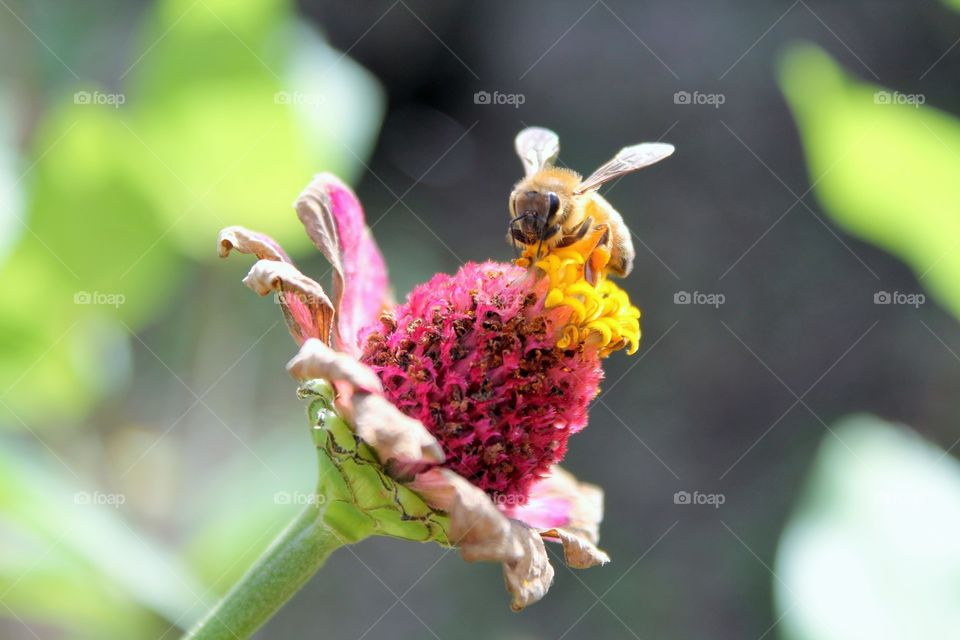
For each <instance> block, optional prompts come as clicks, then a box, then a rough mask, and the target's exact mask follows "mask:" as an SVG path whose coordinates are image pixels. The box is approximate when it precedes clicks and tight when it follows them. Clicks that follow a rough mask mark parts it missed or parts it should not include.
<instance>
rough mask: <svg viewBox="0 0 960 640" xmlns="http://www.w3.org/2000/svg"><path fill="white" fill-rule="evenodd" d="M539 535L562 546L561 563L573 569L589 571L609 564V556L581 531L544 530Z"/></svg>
mask: <svg viewBox="0 0 960 640" xmlns="http://www.w3.org/2000/svg"><path fill="white" fill-rule="evenodd" d="M540 535H541V536H542V537H543V538H546V539H548V540H551V539H554V540H559V541H560V542H561V544H563V561H564V562H565V563H566V564H567V566H568V567H572V568H574V569H589V568H590V567H595V566H597V565H600V564H607V563H608V562H610V556H608V555H607V553H606V552H605V551H602V550H600V549H598V548H597V546H596V545H595V544H594V543H593V542H591V541H590V540H589V538H588V537H587V536H586V535H585V534H584V533H583V532H581V531H577V530H574V529H546V530H541V531H540Z"/></svg>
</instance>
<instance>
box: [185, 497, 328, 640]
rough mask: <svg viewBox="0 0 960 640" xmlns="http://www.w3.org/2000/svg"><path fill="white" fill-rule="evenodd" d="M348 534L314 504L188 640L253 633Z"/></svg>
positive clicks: (241, 636) (222, 638)
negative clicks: (333, 526) (340, 532)
mask: <svg viewBox="0 0 960 640" xmlns="http://www.w3.org/2000/svg"><path fill="white" fill-rule="evenodd" d="M345 542H346V541H345V540H342V539H341V538H340V537H339V536H338V535H337V534H336V533H334V532H333V531H332V530H331V529H330V527H328V526H327V525H326V523H324V521H323V509H322V507H321V506H318V505H310V506H308V507H307V508H306V509H304V510H303V512H302V513H301V514H300V515H299V516H297V518H296V519H295V520H294V521H293V522H291V523H290V525H289V526H287V528H286V529H285V530H284V531H283V532H282V533H281V534H280V535H279V536H278V537H277V539H276V540H274V541H273V543H272V544H271V545H270V547H269V548H268V549H267V550H266V551H265V552H264V553H263V555H262V556H261V557H260V558H259V559H258V560H257V562H256V563H255V564H254V565H253V566H252V567H250V569H249V570H248V571H247V573H246V574H244V576H243V577H242V578H241V579H240V582H238V583H237V584H236V585H234V587H233V588H232V589H231V590H230V591H229V593H227V595H225V596H224V597H223V599H222V600H221V601H220V602H219V603H218V604H217V605H216V606H215V607H214V608H213V610H212V611H210V613H208V614H207V615H206V616H205V617H204V618H203V620H201V621H200V622H198V623H197V625H196V626H195V627H194V628H193V629H191V630H190V632H189V633H187V635H186V636H184V640H238V639H239V640H243V639H245V638H249V637H250V636H252V635H253V634H254V632H256V630H257V629H259V628H260V627H261V626H262V625H263V624H264V623H265V622H266V621H267V620H269V619H270V617H271V616H272V615H273V614H274V613H276V612H277V611H278V610H279V609H280V607H282V606H283V605H284V603H286V602H287V600H289V599H290V598H291V597H292V596H293V594H294V593H296V592H297V591H298V590H299V589H300V587H302V586H303V585H304V584H305V583H306V582H307V580H309V579H310V577H311V576H312V575H313V574H314V573H316V572H317V570H318V569H320V567H321V566H323V563H324V561H325V560H326V559H327V556H329V555H330V553H331V552H332V551H333V550H334V549H336V548H338V547H340V546H343V544H344V543H345Z"/></svg>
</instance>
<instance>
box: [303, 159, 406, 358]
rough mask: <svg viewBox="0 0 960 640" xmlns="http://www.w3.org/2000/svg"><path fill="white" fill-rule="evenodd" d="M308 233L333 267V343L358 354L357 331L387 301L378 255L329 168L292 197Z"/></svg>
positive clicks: (355, 205) (353, 201) (351, 198)
mask: <svg viewBox="0 0 960 640" xmlns="http://www.w3.org/2000/svg"><path fill="white" fill-rule="evenodd" d="M296 208H297V215H298V216H299V217H300V221H301V222H302V223H303V225H304V227H305V228H306V230H307V235H309V236H310V239H311V240H313V243H314V244H315V245H316V246H317V248H318V249H320V251H321V252H322V253H323V254H324V256H326V258H327V260H329V261H330V264H331V265H332V266H333V270H334V278H333V294H334V304H335V305H336V307H337V316H338V320H337V331H336V338H337V347H338V348H339V349H340V350H341V351H346V352H348V353H352V354H354V355H357V354H359V348H358V346H357V334H358V333H359V331H360V329H362V328H363V327H365V326H367V325H369V324H371V323H373V321H374V320H376V319H377V317H378V316H379V315H380V313H381V312H382V311H383V309H384V308H385V306H387V305H388V304H389V294H388V282H387V269H386V265H385V264H384V261H383V255H382V254H381V253H380V249H378V248H377V244H376V242H375V241H374V240H373V236H372V235H371V233H370V229H369V228H368V227H367V225H366V222H365V220H364V215H363V207H361V206H360V201H359V200H357V196H356V195H355V194H354V193H353V191H352V190H351V189H350V187H348V186H347V185H345V184H344V183H343V182H341V181H340V179H339V178H337V177H336V176H334V175H333V174H330V173H321V174H318V175H317V176H316V177H314V179H313V182H311V183H310V185H309V186H308V187H307V188H306V189H305V190H304V191H303V193H302V194H301V195H300V197H299V198H298V199H297V202H296Z"/></svg>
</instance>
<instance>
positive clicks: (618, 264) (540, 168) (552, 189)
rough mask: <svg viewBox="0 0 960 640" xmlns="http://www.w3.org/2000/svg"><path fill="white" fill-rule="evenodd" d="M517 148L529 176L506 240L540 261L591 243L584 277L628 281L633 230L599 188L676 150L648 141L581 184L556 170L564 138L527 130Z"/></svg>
mask: <svg viewBox="0 0 960 640" xmlns="http://www.w3.org/2000/svg"><path fill="white" fill-rule="evenodd" d="M515 148H516V151H517V155H519V156H520V161H521V162H522V163H523V168H524V171H525V174H526V175H525V176H524V178H523V179H521V180H520V181H519V182H518V183H517V184H516V185H515V186H514V188H513V192H512V193H511V194H510V228H509V232H508V233H507V241H508V242H511V243H513V245H514V248H518V244H519V245H522V246H524V247H526V248H528V249H532V248H534V247H535V248H536V252H535V253H534V254H533V255H534V256H535V257H536V258H539V257H540V252H541V250H542V249H543V247H544V246H545V247H546V248H547V251H548V252H549V251H550V249H551V248H554V247H567V246H570V245H573V244H575V243H578V242H581V241H583V242H584V243H590V244H589V245H588V247H590V257H589V259H588V260H587V262H586V265H585V277H586V279H587V280H588V281H589V282H591V283H592V284H596V282H597V279H598V277H599V273H600V272H601V271H602V270H605V271H606V272H607V273H609V274H611V275H615V276H618V277H621V278H622V277H624V276H626V275H627V274H629V273H630V271H631V270H632V269H633V258H634V255H635V253H634V250H633V241H632V240H631V239H630V230H629V229H627V226H626V225H625V224H624V223H623V218H622V217H621V216H620V213H619V212H618V211H617V210H616V209H614V208H613V207H612V206H611V205H610V203H609V202H607V201H606V199H604V198H603V196H601V195H600V194H599V193H597V189H599V188H600V186H601V185H603V184H605V183H607V182H609V181H610V180H613V179H615V178H619V177H620V176H622V175H625V174H627V173H630V172H631V171H636V170H637V169H642V168H643V167H646V166H649V165H651V164H654V163H655V162H659V161H660V160H663V159H664V158H666V157H667V156H669V155H670V154H672V153H673V145H670V144H666V143H662V142H645V143H642V144H637V145H633V146H631V147H624V148H623V149H621V150H620V151H619V152H618V153H617V155H615V156H614V157H613V158H611V159H610V160H609V161H607V162H606V163H605V164H604V165H602V166H601V167H600V168H599V169H597V170H596V171H594V172H593V173H592V174H590V176H588V177H587V178H586V179H581V177H580V174H579V173H577V172H576V171H572V170H570V169H566V168H564V167H556V166H554V164H553V163H554V162H555V161H556V159H557V155H558V154H559V153H560V138H559V137H558V136H557V134H555V133H554V132H553V131H550V130H549V129H544V128H542V127H528V128H526V129H524V130H523V131H521V132H520V133H519V134H517V137H516V140H515Z"/></svg>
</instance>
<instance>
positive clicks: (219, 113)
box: [0, 0, 383, 428]
mask: <svg viewBox="0 0 960 640" xmlns="http://www.w3.org/2000/svg"><path fill="white" fill-rule="evenodd" d="M145 22H146V24H145V26H144V28H143V29H142V34H141V36H140V38H139V43H140V44H139V46H138V47H136V49H135V50H136V51H138V52H140V53H139V54H138V57H137V58H135V59H133V60H131V61H130V66H129V68H128V70H127V72H126V73H124V78H123V85H122V86H121V87H120V92H119V93H118V94H116V93H111V91H113V90H112V89H106V88H101V87H95V86H76V87H71V88H70V89H69V90H68V91H67V92H65V93H68V94H69V95H64V96H63V99H62V104H61V106H59V107H56V108H54V109H52V110H51V111H50V112H49V113H47V114H45V115H44V117H43V119H42V121H41V122H40V123H39V124H38V126H37V129H36V132H35V135H34V136H33V141H32V144H31V151H30V153H29V156H28V158H27V159H26V161H25V164H28V165H31V170H30V171H29V174H28V175H27V177H26V178H25V179H24V181H23V182H24V190H25V196H24V197H25V200H26V210H25V213H24V216H23V217H24V220H23V222H24V227H25V229H23V232H22V234H21V236H20V240H19V242H18V243H17V244H16V245H15V246H14V247H12V248H11V249H10V250H9V253H7V254H6V256H5V257H4V259H3V263H2V266H0V277H2V278H3V280H4V282H5V283H8V295H10V299H11V300H15V301H16V304H11V305H4V307H3V309H2V310H0V336H2V338H0V341H2V344H0V348H2V349H3V352H4V354H5V356H4V358H3V360H2V362H0V390H3V392H2V395H0V399H2V401H3V404H0V424H3V425H7V426H11V425H12V426H15V427H19V426H21V425H23V424H24V423H29V424H30V425H31V426H32V427H34V428H36V427H42V426H48V425H70V424H75V420H69V419H67V418H76V417H77V416H80V415H82V414H83V413H84V412H86V411H88V410H89V409H90V408H92V407H93V406H95V405H96V403H97V401H98V399H99V398H100V397H102V394H103V393H104V392H105V391H106V390H108V389H118V388H122V385H120V384H117V383H118V377H119V378H121V379H122V374H123V372H124V369H123V367H122V366H120V365H121V364H122V362H123V352H124V348H125V344H126V343H127V341H128V339H129V335H128V332H129V331H135V330H137V329H138V328H140V327H142V326H144V325H145V324H147V323H148V322H149V321H150V320H151V319H152V318H154V317H155V316H156V314H157V313H158V312H159V311H161V310H162V309H163V308H164V305H166V304H167V303H168V301H169V299H170V294H171V293H172V292H173V291H175V290H177V288H178V287H180V286H183V284H184V279H185V277H186V274H187V273H189V272H190V259H194V260H208V259H212V258H213V257H214V256H215V255H216V254H215V250H214V239H215V238H216V233H217V231H218V230H219V229H220V228H222V227H224V226H228V225H231V224H241V225H246V226H250V227H262V228H269V230H270V232H271V234H272V235H273V236H274V237H276V238H277V239H278V240H279V241H281V242H282V243H284V244H285V245H286V247H287V249H288V250H289V251H291V252H292V253H294V254H296V253H297V252H298V251H302V250H303V249H306V248H307V246H308V244H307V240H306V237H305V235H304V234H303V233H302V231H301V229H300V227H299V223H298V221H297V219H296V217H295V216H292V215H289V207H288V206H286V205H285V204H284V203H286V202H289V201H291V200H292V198H293V197H294V196H295V195H296V194H297V193H298V192H299V189H301V188H302V187H303V185H304V184H306V183H307V182H308V181H309V178H310V176H311V175H312V174H313V173H314V172H316V171H317V170H319V169H320V168H323V169H325V170H330V171H333V172H335V173H338V174H340V175H342V176H345V177H346V178H350V177H352V176H355V175H357V170H358V168H359V167H360V166H361V164H362V162H363V160H362V158H363V157H364V156H366V155H367V153H368V152H369V150H370V148H371V146H372V144H373V141H374V139H375V136H376V132H377V130H378V125H379V121H380V119H381V117H382V111H383V98H382V95H381V90H380V88H379V86H378V84H377V83H376V81H375V80H374V79H373V78H372V77H371V76H370V75H369V74H368V73H367V72H365V71H364V70H363V69H361V68H360V67H359V66H357V65H356V64H355V63H353V62H352V61H351V60H350V59H349V58H346V57H344V56H342V55H341V54H339V53H337V52H335V51H333V50H332V49H330V48H329V47H328V46H327V45H326V44H325V43H324V42H323V40H322V39H321V38H320V37H319V36H318V35H317V34H316V33H315V32H313V31H312V30H311V29H310V28H309V27H308V26H306V24H305V23H303V22H302V21H300V20H299V19H297V18H296V16H295V15H294V13H293V9H292V6H291V3H290V2H286V1H285V0H256V1H253V2H242V3H237V2H228V1H226V0H217V1H209V2H203V3H191V2H187V1H183V0H166V1H164V2H160V3H158V4H157V5H156V6H155V8H154V10H153V12H152V14H150V15H149V16H148V18H147V19H146V21H145ZM74 92H78V93H74ZM79 92H82V93H79ZM116 95H119V96H122V97H121V98H120V99H113V100H112V101H110V100H108V99H101V100H100V101H99V102H98V96H116ZM76 96H85V97H88V98H89V100H86V101H84V100H83V98H80V99H79V100H78V98H77V97H76ZM118 102H122V104H115V103H118ZM18 274H29V277H23V276H22V275H18ZM11 289H12V291H11ZM51 345H52V346H51ZM118 373H119V374H121V375H120V376H118V375H117V374H118ZM40 389H42V390H43V392H42V393H40V392H39V390H40Z"/></svg>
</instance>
